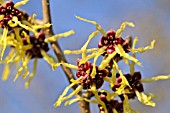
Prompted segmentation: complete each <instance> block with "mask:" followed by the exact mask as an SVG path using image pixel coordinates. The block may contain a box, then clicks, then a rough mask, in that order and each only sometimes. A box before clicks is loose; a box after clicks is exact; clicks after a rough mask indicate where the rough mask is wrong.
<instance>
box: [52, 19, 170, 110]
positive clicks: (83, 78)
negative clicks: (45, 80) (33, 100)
mask: <svg viewBox="0 0 170 113" xmlns="http://www.w3.org/2000/svg"><path fill="white" fill-rule="evenodd" d="M76 18H78V19H79V20H82V21H85V22H88V23H91V24H94V25H95V26H96V30H97V31H95V32H93V33H92V34H91V35H90V36H89V38H88V40H87V42H86V43H85V44H84V46H83V47H82V48H81V49H80V50H74V51H70V50H65V51H64V53H65V54H82V58H81V59H78V60H77V66H75V65H72V64H67V63H62V62H61V63H57V64H55V65H53V68H56V67H58V66H59V65H64V66H66V67H69V68H72V69H75V70H77V72H76V77H77V80H71V82H72V83H71V84H70V85H69V86H68V87H67V88H66V89H65V90H64V91H63V93H62V94H61V95H60V97H59V98H58V100H57V101H56V103H55V104H54V106H55V107H57V106H60V105H61V103H62V102H63V101H66V100H68V99H69V98H71V97H72V96H74V95H76V94H77V93H78V92H79V91H81V90H82V89H83V90H88V91H91V92H92V93H93V96H94V98H95V100H90V99H87V98H84V97H79V98H75V99H71V100H68V101H66V103H65V105H70V104H72V103H73V102H76V101H79V100H84V101H87V102H90V103H94V104H98V107H99V110H100V113H123V112H126V113H131V112H135V113H136V111H135V110H133V109H132V108H131V106H130V102H129V100H130V99H135V97H137V98H138V100H139V101H140V102H142V103H143V104H145V105H149V106H155V105H156V104H155V103H154V102H153V101H152V100H151V98H152V97H153V95H147V94H145V93H144V87H143V82H153V81H156V80H162V79H169V78H170V77H169V76H157V77H153V78H150V79H142V75H141V72H135V68H134V66H135V65H136V64H137V65H139V66H141V63H140V61H139V60H138V59H137V58H136V53H142V52H145V51H148V50H150V49H153V48H154V43H155V40H153V41H152V42H151V45H149V46H147V47H144V48H135V45H136V43H137V41H138V38H137V37H136V38H134V41H133V44H131V40H130V39H123V38H122V37H121V34H122V32H123V31H124V29H125V27H126V25H128V26H131V27H134V24H133V23H131V22H124V23H122V25H121V26H120V29H118V30H117V31H114V30H110V31H108V32H105V30H104V29H102V27H101V26H100V25H99V24H97V23H96V22H95V21H91V20H87V19H84V18H81V17H79V16H76ZM99 32H100V33H101V34H102V37H101V38H100V41H99V43H98V48H91V49H87V46H88V43H89V42H90V40H91V39H92V38H93V37H95V36H96V35H97V34H98V33H99ZM130 52H131V54H129V53H130ZM87 53H91V54H88V55H87ZM99 56H103V59H102V61H101V62H100V64H99V65H96V62H97V60H98V57H99ZM89 59H93V63H91V62H90V61H89ZM119 61H124V63H125V64H126V65H128V66H129V68H130V72H129V74H123V72H122V71H121V68H120V67H119V65H118V62H119ZM105 82H109V83H110V89H111V90H112V91H111V92H110V90H103V89H101V88H102V85H103V84H104V83H105ZM76 84H79V86H78V87H77V88H76V89H75V90H74V91H73V92H72V93H70V94H69V95H67V96H65V95H66V94H67V92H68V90H69V88H71V87H72V86H74V85H76ZM115 97H120V100H116V99H115Z"/></svg>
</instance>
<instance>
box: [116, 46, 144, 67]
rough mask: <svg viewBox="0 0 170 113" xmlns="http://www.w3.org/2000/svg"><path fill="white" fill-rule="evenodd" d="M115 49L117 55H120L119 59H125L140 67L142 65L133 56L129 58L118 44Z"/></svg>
mask: <svg viewBox="0 0 170 113" xmlns="http://www.w3.org/2000/svg"><path fill="white" fill-rule="evenodd" d="M115 49H116V52H117V53H118V54H120V56H121V57H124V58H127V59H129V60H131V61H133V62H135V63H136V64H137V65H139V66H142V64H141V63H140V62H139V60H138V59H136V58H134V57H133V56H130V55H129V54H128V53H126V52H125V51H124V49H123V48H122V46H121V45H120V44H118V45H117V46H116V47H115Z"/></svg>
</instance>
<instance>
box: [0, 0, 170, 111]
mask: <svg viewBox="0 0 170 113" xmlns="http://www.w3.org/2000/svg"><path fill="white" fill-rule="evenodd" d="M13 1H14V2H16V1H17V0H13ZM50 3H51V14H52V25H53V29H54V32H55V34H57V33H62V32H65V31H68V30H71V29H73V30H75V32H76V34H75V35H73V36H70V37H67V38H63V39H60V40H59V43H60V46H61V48H62V49H63V50H65V49H70V50H75V49H80V48H81V46H82V45H83V44H84V43H85V41H86V40H87V37H88V35H89V34H90V33H91V32H93V31H94V30H95V27H94V26H93V25H91V24H89V23H85V22H82V21H79V20H77V19H76V18H75V17H74V16H75V15H79V16H82V17H84V18H87V19H91V20H95V21H97V22H98V23H99V24H100V25H101V26H102V27H103V28H104V29H105V30H106V31H107V30H110V29H115V30H116V29H118V28H119V26H120V24H121V23H122V22H123V21H131V22H133V23H135V25H136V26H135V28H130V27H127V28H126V30H125V32H124V33H123V36H124V37H125V36H126V35H129V34H130V35H132V36H133V37H135V36H138V37H139V43H138V46H139V47H141V46H146V45H149V44H150V42H151V40H153V39H155V40H156V47H155V49H154V50H152V51H149V52H146V53H143V54H139V55H138V58H139V60H140V61H141V62H142V64H143V66H144V67H138V66H137V67H136V70H138V71H141V73H142V75H143V76H144V77H152V76H156V75H162V74H169V73H170V61H169V56H170V54H169V46H170V45H169V43H168V42H169V41H170V39H169V35H170V32H169V29H170V14H169V10H170V8H169V7H168V6H170V2H169V1H168V0H162V1H161V3H160V2H158V1H155V0H142V1H141V0H50ZM168 4H169V5H168ZM41 8H42V7H41V0H30V1H29V3H28V4H26V5H25V6H23V7H21V9H23V10H25V11H27V12H28V14H34V13H36V14H37V18H40V19H42V11H41ZM99 39H100V35H99V36H97V37H95V38H94V39H93V40H92V42H91V43H90V45H89V48H91V47H96V46H97V44H96V42H98V41H99ZM49 53H50V54H52V55H54V54H53V52H52V50H50V51H49ZM78 57H80V56H78V55H69V56H68V55H67V56H66V58H67V60H68V61H69V62H70V63H72V64H76V59H77V58H78ZM120 65H123V64H122V63H120ZM31 66H32V64H31V63H30V69H31ZM0 70H1V72H2V70H3V66H1V67H0ZM122 70H123V72H125V73H127V72H128V69H127V68H125V69H122ZM14 74H15V72H12V74H11V76H10V78H9V80H8V81H6V82H4V81H0V105H1V106H0V113H73V112H75V113H79V108H78V105H77V104H76V103H75V104H73V105H71V106H68V107H64V105H63V104H62V105H61V106H60V107H58V108H54V107H53V103H54V102H55V101H56V100H57V98H58V96H59V95H60V94H61V93H62V91H63V90H64V88H65V87H66V86H67V85H68V82H67V79H66V77H65V75H64V73H63V72H62V70H61V68H59V69H57V70H55V71H52V70H51V68H50V66H48V64H47V63H46V62H45V61H44V60H40V61H39V63H38V68H37V74H36V76H35V78H34V79H33V81H32V83H31V86H30V88H29V89H25V88H24V82H25V81H24V80H22V79H21V78H20V79H18V80H17V81H16V83H13V81H12V79H13V77H14ZM144 86H145V91H146V93H150V92H151V93H154V94H156V95H157V96H158V98H157V99H154V100H155V101H156V102H157V107H156V108H152V107H146V106H144V105H142V104H141V103H139V102H138V101H136V100H135V101H132V102H131V103H132V107H133V108H134V109H136V110H138V111H140V113H146V112H147V113H168V110H169V108H168V107H169V104H170V97H169V95H170V89H169V88H168V87H169V86H170V82H169V81H168V80H167V81H159V82H155V83H150V84H146V85H144ZM91 111H92V113H97V112H98V109H97V106H96V105H91Z"/></svg>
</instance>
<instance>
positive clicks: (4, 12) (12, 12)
mask: <svg viewBox="0 0 170 113" xmlns="http://www.w3.org/2000/svg"><path fill="white" fill-rule="evenodd" d="M27 2H28V0H24V1H21V2H18V3H16V4H14V3H13V2H12V0H10V1H7V2H4V3H3V4H1V5H0V27H2V28H3V36H2V37H1V39H0V44H2V45H3V48H2V50H1V60H2V57H3V54H4V52H5V49H6V46H7V42H6V41H7V39H6V38H7V34H8V31H10V30H12V28H13V27H16V26H17V25H15V26H11V25H10V23H11V20H12V19H13V17H16V18H17V19H18V20H19V21H21V20H22V16H23V15H22V12H21V11H20V10H18V9H17V8H18V7H20V6H21V5H24V4H26V3H27Z"/></svg>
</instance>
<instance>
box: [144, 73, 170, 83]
mask: <svg viewBox="0 0 170 113" xmlns="http://www.w3.org/2000/svg"><path fill="white" fill-rule="evenodd" d="M167 79H170V75H160V76H156V77H152V78H143V79H141V82H145V83H146V82H155V81H158V80H167Z"/></svg>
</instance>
